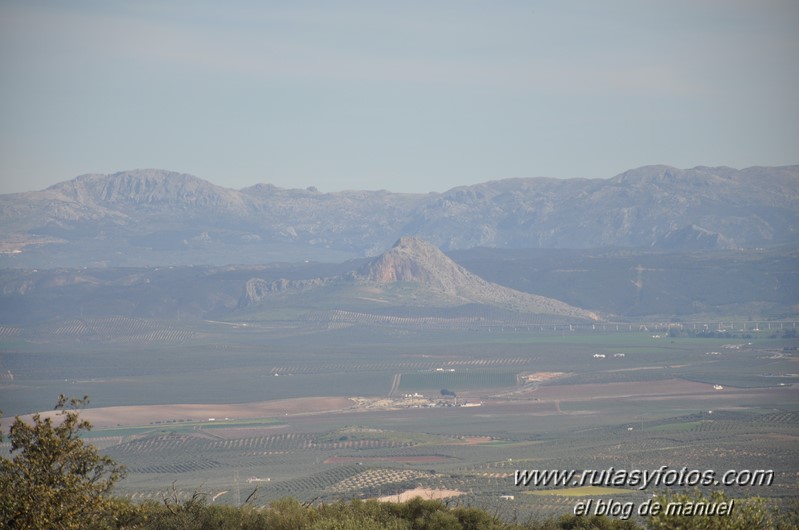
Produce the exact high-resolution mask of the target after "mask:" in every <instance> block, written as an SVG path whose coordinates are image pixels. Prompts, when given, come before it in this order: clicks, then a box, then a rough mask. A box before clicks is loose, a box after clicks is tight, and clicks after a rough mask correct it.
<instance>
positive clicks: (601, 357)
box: [594, 353, 605, 359]
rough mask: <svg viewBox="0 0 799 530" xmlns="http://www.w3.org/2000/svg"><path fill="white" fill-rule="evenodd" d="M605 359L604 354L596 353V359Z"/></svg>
mask: <svg viewBox="0 0 799 530" xmlns="http://www.w3.org/2000/svg"><path fill="white" fill-rule="evenodd" d="M604 358H605V354H604V353H595V354H594V359H604Z"/></svg>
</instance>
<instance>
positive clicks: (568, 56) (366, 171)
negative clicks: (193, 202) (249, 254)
mask: <svg viewBox="0 0 799 530" xmlns="http://www.w3.org/2000/svg"><path fill="white" fill-rule="evenodd" d="M798 28H799V2H796V1H794V0H784V1H779V0H752V1H743V0H690V1H682V0H676V1H675V0H670V1H647V0H627V1H613V0H609V1H608V0H605V1H596V0H586V1H569V0H553V1H501V0H494V1H485V2H480V1H468V0H457V1H455V0H452V1H442V2H435V1H425V2H422V1H418V2H417V1H402V2H400V1H395V2H380V1H343V2H335V1H319V2H304V1H284V2H255V1H253V2H201V1H173V2H166V1H160V0H159V1H147V0H144V1H136V2H133V1H130V2H121V1H108V0H103V1H97V2H89V1H83V2H82V1H70V2H56V1H52V2H37V1H30V0H28V1H9V0H4V1H3V2H2V3H0V192H2V193H8V192H14V191H25V190H32V189H41V188H44V187H46V186H49V185H51V184H54V183H56V182H59V181H62V180H66V179H69V178H73V177H75V176H77V175H79V174H83V173H111V172H115V171H120V170H126V169H135V168H162V169H169V170H174V171H180V172H185V173H191V174H194V175H197V176H199V177H201V178H204V179H207V180H210V181H211V182H214V183H216V184H219V185H222V186H226V187H231V188H242V187H245V186H249V185H252V184H255V183H258V182H268V183H273V184H275V185H278V186H281V187H299V188H304V187H307V186H317V187H318V188H319V189H320V190H322V191H337V190H343V189H381V188H385V189H389V190H391V191H408V192H426V191H443V190H446V189H449V188H451V187H454V186H457V185H463V184H473V183H477V182H484V181H487V180H493V179H499V178H507V177H532V176H548V177H558V178H565V177H603V178H604V177H611V176H613V175H615V174H617V173H620V172H622V171H624V170H626V169H630V168H633V167H638V166H641V165H646V164H670V165H674V166H677V167H693V166H696V165H728V166H733V167H747V166H751V165H784V164H796V163H799V97H797V96H796V94H797V93H799V59H797V57H799V29H798Z"/></svg>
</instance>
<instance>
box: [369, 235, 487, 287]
mask: <svg viewBox="0 0 799 530" xmlns="http://www.w3.org/2000/svg"><path fill="white" fill-rule="evenodd" d="M358 276H359V278H360V279H363V280H366V281H370V282H377V283H393V282H414V283H419V284H422V285H424V286H427V287H432V288H435V289H437V290H441V291H444V292H454V291H456V290H457V289H458V287H461V286H463V285H464V283H469V282H471V281H474V280H475V279H479V278H477V276H475V275H473V274H471V273H470V272H468V271H467V270H466V269H464V268H463V267H461V266H459V265H458V264H456V263H455V262H454V261H452V260H451V259H450V258H448V257H447V256H446V255H445V254H444V253H443V252H441V251H440V250H439V249H438V248H437V247H436V246H435V245H433V244H431V243H429V242H427V241H425V240H423V239H419V238H416V237H401V238H399V240H398V241H397V242H396V243H395V244H394V246H393V247H391V249H389V250H388V251H387V252H385V253H383V254H381V255H380V256H378V257H376V258H375V259H373V260H372V261H370V262H369V263H367V264H366V265H365V266H364V267H362V268H361V270H360V271H358Z"/></svg>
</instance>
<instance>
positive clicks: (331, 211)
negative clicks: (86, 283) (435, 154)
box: [0, 166, 799, 267]
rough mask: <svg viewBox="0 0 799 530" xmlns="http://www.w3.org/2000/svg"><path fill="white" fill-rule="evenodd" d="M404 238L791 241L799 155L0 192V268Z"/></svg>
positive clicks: (323, 249) (136, 178)
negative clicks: (369, 184)
mask: <svg viewBox="0 0 799 530" xmlns="http://www.w3.org/2000/svg"><path fill="white" fill-rule="evenodd" d="M402 235H415V236H419V237H422V238H424V239H426V240H429V241H430V242H432V243H433V244H434V245H436V246H438V247H440V248H442V249H444V250H454V249H464V248H472V247H476V246H486V247H497V248H594V247H606V246H619V247H647V248H651V247H654V248H664V249H670V250H686V249H692V250H702V249H724V248H751V247H763V246H778V245H796V244H797V243H799V166H786V167H777V168H765V167H753V168H748V169H744V170H735V169H731V168H725V167H720V168H708V167H697V168H693V169H687V170H681V169H676V168H672V167H668V166H647V167H643V168H638V169H634V170H630V171H627V172H625V173H623V174H621V175H618V176H616V177H613V178H610V179H591V180H588V179H568V180H558V179H547V178H529V179H509V180H501V181H494V182H486V183H483V184H478V185H473V186H463V187H458V188H454V189H452V190H449V191H447V192H444V193H430V194H399V193H391V192H388V191H343V192H336V193H321V192H319V191H317V190H315V189H314V188H309V189H305V190H301V189H281V188H277V187H275V186H271V185H268V184H259V185H256V186H252V187H250V188H245V189H242V190H232V189H227V188H222V187H219V186H216V185H213V184H211V183H209V182H206V181H204V180H202V179H199V178H197V177H193V176H191V175H183V174H179V173H174V172H168V171H162V170H137V171H127V172H121V173H116V174H113V175H84V176H81V177H78V178H75V179H73V180H70V181H66V182H62V183H60V184H57V185H55V186H52V187H50V188H47V189H46V190H42V191H36V192H27V193H17V194H9V195H2V196H0V266H11V267H57V266H73V267H74V266H114V265H164V264H175V265H177V264H223V263H257V262H265V261H279V260H284V261H292V260H301V259H318V260H329V261H342V260H343V259H346V258H350V257H358V256H373V255H376V254H378V253H379V252H380V251H381V249H383V248H386V247H387V246H389V245H390V244H391V243H392V242H393V241H396V239H397V238H399V237H400V236H402Z"/></svg>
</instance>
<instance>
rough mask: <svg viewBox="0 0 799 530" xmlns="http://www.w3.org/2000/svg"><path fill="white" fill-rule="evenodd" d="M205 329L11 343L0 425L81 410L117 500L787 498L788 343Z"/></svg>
mask: <svg viewBox="0 0 799 530" xmlns="http://www.w3.org/2000/svg"><path fill="white" fill-rule="evenodd" d="M209 329H210V328H209ZM220 329H222V330H223V331H219V330H220ZM134 331H137V332H138V330H134ZM212 331H213V333H212V332H211V331H209V330H202V329H194V330H192V333H195V334H202V335H203V339H202V340H199V339H197V340H196V341H194V339H192V338H191V336H190V335H186V336H185V337H184V336H182V335H181V340H180V341H178V342H169V343H167V344H160V345H158V346H157V347H155V346H153V347H150V346H147V345H143V346H142V347H140V348H137V349H130V348H125V347H120V346H119V345H115V346H114V347H111V346H109V345H108V344H107V343H92V342H86V343H83V342H81V343H71V342H58V343H52V342H51V343H45V342H38V343H37V342H26V341H19V340H18V338H17V337H14V336H10V337H9V338H7V341H6V342H5V343H4V345H3V350H2V353H0V362H1V363H2V366H0V372H3V373H6V372H8V373H11V374H13V378H9V377H8V376H6V377H5V378H4V379H2V381H0V402H2V407H0V408H3V409H5V410H6V411H7V412H6V414H7V417H6V418H5V419H4V420H3V424H4V426H6V425H7V424H8V422H9V421H10V420H11V418H9V417H8V415H10V414H25V413H30V412H33V411H34V410H46V409H47V408H49V406H48V404H49V405H50V406H51V405H52V403H53V402H54V400H55V398H56V397H57V395H58V394H59V393H64V394H67V395H83V394H89V395H90V396H91V399H92V401H91V405H92V406H91V408H88V409H86V410H84V411H83V415H84V417H85V418H86V419H88V420H90V421H91V422H92V423H93V424H94V425H95V429H94V430H93V431H91V432H90V433H89V434H88V435H87V437H88V438H87V439H88V440H89V441H91V442H92V443H94V444H96V445H97V446H98V447H99V448H100V449H101V450H102V452H103V453H104V454H108V455H110V456H112V457H113V458H115V459H116V460H118V461H119V462H120V463H123V464H125V465H126V466H127V468H128V477H127V478H126V479H125V480H124V481H122V482H121V483H120V484H119V486H118V488H117V493H118V494H121V495H124V496H127V497H129V498H131V499H134V500H142V499H156V500H159V499H161V498H163V496H165V495H167V494H169V493H170V492H171V490H172V487H173V485H174V487H175V488H177V489H178V490H179V492H181V494H182V495H187V496H188V495H191V494H192V493H193V492H194V491H201V492H203V493H204V494H206V495H207V498H208V501H209V502H215V503H232V504H238V503H241V502H243V501H244V500H245V499H247V498H248V497H250V495H251V494H252V497H251V500H250V502H253V503H256V504H260V505H264V504H267V503H269V502H270V501H272V500H274V499H277V498H280V497H284V496H292V497H295V498H297V499H299V500H301V501H303V502H312V501H313V502H333V501H335V500H338V499H348V498H353V497H358V498H385V499H388V500H390V499H392V498H397V497H402V496H403V495H409V493H407V492H409V491H411V492H417V493H419V494H420V495H421V496H423V497H424V498H436V497H440V496H446V497H447V498H448V502H450V503H455V504H458V503H462V504H464V505H472V506H483V507H486V508H489V509H490V510H491V511H492V513H499V514H500V515H503V514H504V515H507V516H511V515H512V514H516V515H517V516H519V517H522V516H530V515H533V516H544V515H550V514H559V513H567V512H570V511H571V509H572V508H573V506H574V504H575V502H576V499H579V498H581V496H589V497H590V496H608V495H611V496H615V495H624V500H625V501H628V500H629V501H641V502H643V500H646V499H647V498H650V497H651V495H652V494H653V493H657V492H658V490H657V489H654V488H645V489H637V488H629V487H627V488H622V490H624V491H621V490H618V491H614V490H610V491H606V490H604V489H596V488H594V489H590V488H589V489H585V490H573V489H570V488H564V485H560V486H558V485H549V486H539V487H536V486H533V485H529V486H523V485H517V484H516V483H515V480H514V477H515V474H516V471H517V470H525V469H539V470H547V469H553V470H560V469H562V470H576V471H580V470H590V469H593V470H600V469H607V468H610V467H613V468H614V469H628V470H629V469H647V470H654V469H658V468H660V467H661V466H669V468H673V469H682V468H688V469H698V470H707V469H713V470H717V471H718V472H724V471H726V470H729V469H738V470H742V469H773V470H774V477H773V483H772V484H771V485H768V486H744V485H736V486H728V487H726V488H725V489H726V490H727V493H728V494H729V495H730V496H732V497H743V496H750V495H759V496H764V497H767V498H768V499H769V502H772V503H775V504H780V503H784V502H787V501H788V500H789V499H791V498H795V497H797V496H799V490H797V481H796V477H797V476H798V475H799V444H797V441H799V391H798V389H799V387H798V386H797V385H799V375H798V374H799V364H797V362H798V361H799V358H797V355H796V351H797V350H796V347H797V345H798V342H797V339H795V338H791V337H787V338H786V337H783V336H781V335H779V334H776V333H775V334H771V335H762V336H758V337H755V338H742V337H735V336H725V337H712V338H705V337H696V336H688V335H679V334H675V336H672V337H667V336H664V337H661V338H654V337H653V333H652V332H651V331H648V330H647V331H640V332H637V331H634V332H630V331H627V332H624V333H622V332H619V333H616V332H615V331H614V332H604V331H602V332H600V331H597V332H592V333H567V332H558V333H540V332H535V333H534V332H527V331H519V330H512V329H510V328H509V329H508V330H507V331H504V332H497V331H492V332H491V333H473V334H464V333H454V332H438V331H435V332H434V331H424V330H422V331H419V330H416V331H411V330H402V329H393V328H391V329H383V330H377V331H376V330H374V329H372V328H363V329H361V328H358V327H357V326H355V327H351V328H347V329H328V330H325V331H324V332H318V333H317V332H307V331H306V332H303V333H302V334H297V333H294V334H292V332H290V330H288V329H287V328H280V327H278V328H277V331H275V330H264V329H261V330H255V331H254V330H253V329H247V328H246V327H245V328H238V327H235V326H222V325H220V324H214V325H213V326H212ZM214 333H217V334H216V335H215V334H214ZM193 341H194V342H193ZM56 348H57V349H58V350H59V352H60V353H59V354H58V355H56V353H54V352H55V351H56ZM78 367H81V368H78ZM443 390H446V391H447V392H442V391H443ZM6 449H8V447H7V445H6ZM567 490H568V491H567ZM532 492H546V493H548V494H546V495H539V494H536V495H531V494H528V493H532ZM410 494H413V493H410ZM428 496H429V497H428Z"/></svg>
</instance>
